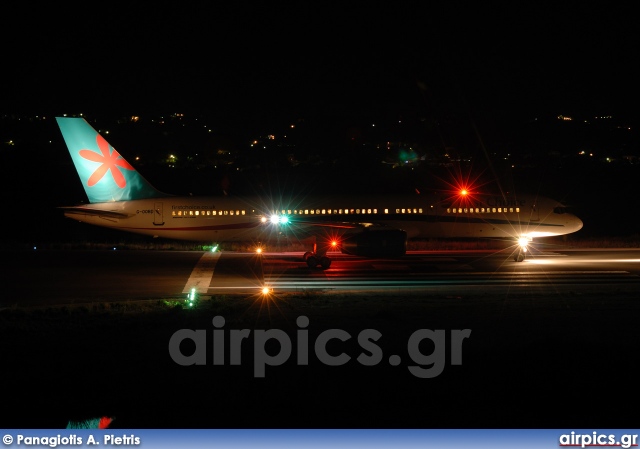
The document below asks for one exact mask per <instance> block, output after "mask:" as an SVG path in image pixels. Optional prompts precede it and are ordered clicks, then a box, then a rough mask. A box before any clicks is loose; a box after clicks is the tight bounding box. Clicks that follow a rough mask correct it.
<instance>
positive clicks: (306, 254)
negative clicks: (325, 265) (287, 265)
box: [302, 251, 313, 261]
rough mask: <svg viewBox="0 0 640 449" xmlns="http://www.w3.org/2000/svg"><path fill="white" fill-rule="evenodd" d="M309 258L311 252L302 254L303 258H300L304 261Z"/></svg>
mask: <svg viewBox="0 0 640 449" xmlns="http://www.w3.org/2000/svg"><path fill="white" fill-rule="evenodd" d="M311 256H313V253H312V252H311V251H307V252H306V253H304V256H302V260H305V261H306V260H307V259H308V258H309V257H311Z"/></svg>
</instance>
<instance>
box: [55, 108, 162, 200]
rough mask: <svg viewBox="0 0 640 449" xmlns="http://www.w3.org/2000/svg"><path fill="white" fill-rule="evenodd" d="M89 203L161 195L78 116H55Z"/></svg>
mask: <svg viewBox="0 0 640 449" xmlns="http://www.w3.org/2000/svg"><path fill="white" fill-rule="evenodd" d="M56 121H57V122H58V126H59V127H60V131H61V132H62V137H63V138H64V141H65V143H66V144H67V148H68V149H69V154H71V159H72V160H73V164H74V165H75V167H76V170H77V172H78V176H80V180H81V181H82V185H83V187H84V190H85V192H86V193H87V197H88V198H89V202H90V203H104V202H110V201H129V200H137V199H145V198H161V197H167V196H169V195H167V194H165V193H162V192H160V191H158V190H156V189H155V188H154V187H153V186H152V185H151V184H149V182H148V181H147V180H146V179H144V178H143V177H142V175H140V173H138V172H137V171H136V169H135V168H133V166H132V165H131V164H129V163H128V162H127V161H125V160H124V158H123V157H122V156H120V154H119V153H118V152H117V151H116V150H115V148H113V147H112V146H111V145H110V144H109V143H108V142H107V141H106V140H105V138H104V137H102V136H101V135H100V134H99V133H98V132H97V131H96V130H95V129H93V127H92V126H91V125H90V124H89V123H88V122H87V121H86V120H85V119H84V118H80V117H56Z"/></svg>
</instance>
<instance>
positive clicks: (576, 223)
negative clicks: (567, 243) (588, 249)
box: [571, 215, 584, 232]
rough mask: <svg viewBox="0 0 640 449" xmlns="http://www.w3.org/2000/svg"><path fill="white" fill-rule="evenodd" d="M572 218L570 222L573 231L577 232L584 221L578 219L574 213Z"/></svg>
mask: <svg viewBox="0 0 640 449" xmlns="http://www.w3.org/2000/svg"><path fill="white" fill-rule="evenodd" d="M572 218H573V219H572V220H571V222H572V223H571V224H572V225H573V227H574V228H575V229H574V231H573V232H577V231H579V230H580V229H582V226H583V225H584V223H582V220H580V219H579V218H578V217H576V216H575V215H574V216H573V217H572Z"/></svg>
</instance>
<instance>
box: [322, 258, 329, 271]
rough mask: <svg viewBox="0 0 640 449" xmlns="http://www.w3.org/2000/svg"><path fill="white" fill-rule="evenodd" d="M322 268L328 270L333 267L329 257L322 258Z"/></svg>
mask: <svg viewBox="0 0 640 449" xmlns="http://www.w3.org/2000/svg"><path fill="white" fill-rule="evenodd" d="M320 266H321V267H322V269H323V270H326V269H328V268H329V267H330V266H331V259H329V258H328V257H327V256H322V257H321V258H320Z"/></svg>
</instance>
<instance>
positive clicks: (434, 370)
mask: <svg viewBox="0 0 640 449" xmlns="http://www.w3.org/2000/svg"><path fill="white" fill-rule="evenodd" d="M224 324H225V319H224V318H223V317H221V316H215V317H214V318H213V327H214V328H215V329H214V330H213V339H211V338H210V337H207V330H205V329H180V330H178V331H176V332H174V333H173V335H172V336H171V338H170V340H169V355H170V356H171V359H172V360H173V361H174V362H175V363H177V364H179V365H183V366H189V365H206V364H207V363H208V357H209V352H208V350H207V342H210V341H213V347H212V348H211V359H210V362H211V363H212V364H213V365H224V364H225V360H226V359H228V360H229V364H230V365H241V364H242V349H243V348H242V345H243V342H244V341H245V340H247V339H249V338H251V332H252V331H251V329H231V330H228V331H227V330H225V329H223V327H224ZM296 324H297V325H298V327H299V329H298V330H297V331H296V337H295V340H296V341H295V346H296V357H297V361H296V363H297V365H308V364H309V347H310V342H309V331H308V330H307V329H306V328H307V327H308V326H309V318H307V317H306V316H300V317H298V318H297V320H296ZM470 335H471V329H452V330H451V331H450V337H449V339H448V340H449V342H450V354H451V358H450V360H451V365H462V343H463V341H464V340H465V339H466V338H469V336H470ZM227 337H228V341H229V344H228V351H229V354H228V356H227V354H226V352H227V344H226V341H227ZM380 337H382V334H381V333H380V332H379V331H377V330H375V329H364V330H362V331H361V332H360V333H358V335H357V342H358V345H359V347H360V349H362V350H363V352H361V353H360V354H359V355H358V356H357V357H356V361H357V362H358V363H360V364H361V365H364V366H375V365H378V364H379V363H381V362H382V361H383V357H384V354H383V351H382V348H381V347H380V346H378V345H377V344H376V343H375V342H377V341H378V340H379V339H380ZM351 338H352V336H351V334H349V333H348V332H347V331H345V330H342V329H328V330H326V331H323V332H321V333H320V334H319V335H318V336H317V337H316V339H315V341H314V342H313V350H314V354H315V357H316V358H317V359H318V360H319V361H320V362H321V363H322V364H325V365H329V366H340V365H344V364H346V363H348V362H349V361H350V360H351V359H352V357H351V356H349V355H348V354H345V353H344V352H340V353H339V354H335V352H336V351H335V350H332V351H331V352H333V353H334V354H330V353H329V352H330V351H329V350H328V349H327V346H328V344H329V342H330V341H331V340H339V341H340V342H343V343H344V342H346V341H348V340H350V339H351ZM189 340H190V341H191V342H192V343H193V344H195V350H194V351H193V352H192V353H190V354H189V355H186V354H184V353H183V352H182V350H181V344H182V343H183V342H185V341H189ZM270 340H273V341H276V342H277V343H278V344H279V350H278V351H277V353H275V354H273V355H272V354H270V353H273V352H275V351H273V350H271V351H267V344H268V343H269V341H270ZM427 340H428V342H426V343H424V344H423V349H424V348H426V347H433V350H432V351H431V352H430V353H429V354H424V353H422V352H421V350H420V348H421V343H422V342H425V341H427ZM272 344H273V343H272ZM185 346H187V344H185ZM331 346H332V348H335V344H334V343H332V344H331ZM292 348H293V344H292V342H291V338H290V337H289V335H288V334H287V333H286V332H285V331H283V330H281V329H268V330H264V329H256V330H253V366H254V368H253V375H254V377H265V371H266V366H280V365H282V364H284V363H285V362H287V361H288V360H289V358H290V357H291V353H292V351H293V350H292ZM272 349H273V347H272ZM406 349H407V354H408V355H409V358H410V359H411V361H412V362H413V363H414V364H415V365H410V366H408V367H407V369H408V370H409V372H410V373H411V374H413V375H414V376H416V377H419V378H423V379H429V378H434V377H436V376H438V375H440V374H441V373H442V371H443V370H444V367H445V363H446V349H447V333H446V331H445V330H443V329H437V330H432V329H418V330H417V331H415V332H413V333H412V334H411V336H410V337H409V339H408V340H407V348H406ZM401 361H402V359H401V357H400V356H399V355H397V354H393V355H391V356H389V357H388V362H389V364H390V365H392V366H398V365H400V363H401Z"/></svg>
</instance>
